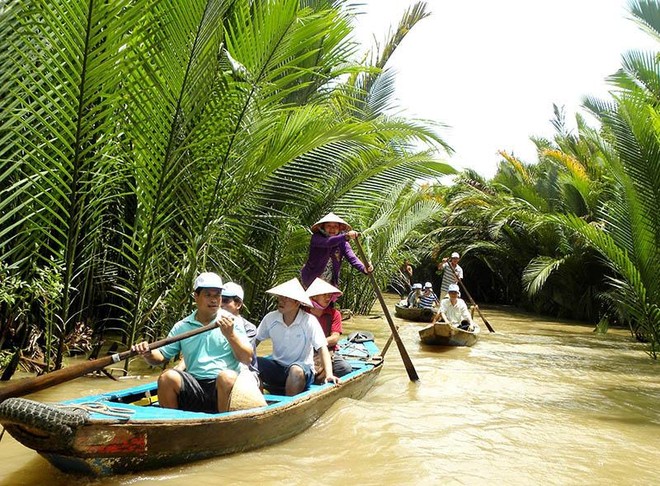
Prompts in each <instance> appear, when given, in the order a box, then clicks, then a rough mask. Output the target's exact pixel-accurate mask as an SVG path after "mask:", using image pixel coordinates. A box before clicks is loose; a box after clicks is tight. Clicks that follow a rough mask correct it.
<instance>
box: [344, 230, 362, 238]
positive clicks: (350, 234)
mask: <svg viewBox="0 0 660 486" xmlns="http://www.w3.org/2000/svg"><path fill="white" fill-rule="evenodd" d="M358 236H360V233H358V232H357V231H355V230H351V231H347V232H346V239H347V240H354V239H355V238H357V237H358Z"/></svg>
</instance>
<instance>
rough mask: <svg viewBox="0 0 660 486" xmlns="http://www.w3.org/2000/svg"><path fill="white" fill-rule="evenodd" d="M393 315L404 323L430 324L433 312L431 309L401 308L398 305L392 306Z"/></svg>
mask: <svg viewBox="0 0 660 486" xmlns="http://www.w3.org/2000/svg"><path fill="white" fill-rule="evenodd" d="M394 314H395V315H396V316H397V317H398V318H400V319H405V320H406V321H415V322H431V321H432V320H433V316H434V315H435V311H434V310H433V309H427V308H420V307H403V306H400V305H399V304H395V306H394Z"/></svg>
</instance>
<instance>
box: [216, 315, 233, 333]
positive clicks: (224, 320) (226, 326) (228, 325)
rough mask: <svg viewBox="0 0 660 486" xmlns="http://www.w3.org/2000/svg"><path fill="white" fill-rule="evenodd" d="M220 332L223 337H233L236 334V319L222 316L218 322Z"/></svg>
mask: <svg viewBox="0 0 660 486" xmlns="http://www.w3.org/2000/svg"><path fill="white" fill-rule="evenodd" d="M216 323H217V325H218V327H219V328H220V331H221V332H222V334H223V336H225V337H231V335H232V334H234V318H233V317H228V316H222V317H220V318H219V319H218V320H217V321H216Z"/></svg>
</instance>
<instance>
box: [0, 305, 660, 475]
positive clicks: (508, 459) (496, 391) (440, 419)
mask: <svg viewBox="0 0 660 486" xmlns="http://www.w3.org/2000/svg"><path fill="white" fill-rule="evenodd" d="M390 302H391V304H392V305H393V304H394V300H393V298H392V299H390ZM482 310H483V313H484V315H485V316H486V317H487V318H488V321H489V322H490V324H491V325H492V326H493V327H494V328H495V331H496V333H494V334H489V333H488V331H487V329H486V328H485V326H483V325H482V334H481V339H480V340H479V342H478V343H477V344H475V346H474V347H472V348H433V347H427V346H423V345H421V344H420V343H419V339H418V334H417V331H418V329H420V328H421V327H422V324H417V323H412V322H406V321H400V320H398V319H396V318H395V322H397V323H398V324H400V326H401V327H400V333H401V336H402V339H403V342H404V343H405V346H406V348H407V350H408V353H409V354H410V357H411V359H412V362H413V364H414V366H415V368H416V370H417V373H418V374H419V376H420V381H419V382H418V383H411V382H410V381H409V380H408V376H407V374H406V371H405V368H404V366H403V365H402V363H401V359H400V357H399V355H398V351H397V349H396V345H394V344H393V345H392V346H391V347H390V349H389V351H388V353H387V356H386V361H385V367H384V369H383V371H382V373H381V375H380V377H379V378H378V381H377V382H376V385H375V386H374V387H373V388H372V389H371V391H370V392H369V393H368V394H367V396H366V397H365V398H364V399H362V400H359V401H356V400H349V399H342V400H340V401H339V402H337V403H336V404H335V405H334V406H333V407H332V408H331V409H330V410H329V411H328V412H327V413H326V414H325V415H324V416H323V417H322V418H321V419H320V420H319V421H317V422H316V423H315V424H314V425H313V426H312V427H311V428H310V429H308V430H307V431H306V432H304V433H302V434H301V435H299V436H297V437H295V438H293V439H290V440H288V441H285V442H283V443H280V444H277V445H274V446H270V447H266V448H263V449H260V450H256V451H252V452H248V453H243V454H238V455H233V456H227V457H220V458H216V459H210V460H206V461H201V462H197V463H193V464H190V465H186V466H183V467H175V468H168V469H161V470H157V471H153V472H149V473H143V474H139V475H126V476H114V477H110V478H103V479H92V478H84V477H83V478H80V477H75V476H70V475H67V474H64V473H62V472H60V471H58V470H57V469H55V468H54V467H53V466H51V465H50V464H49V463H48V462H47V461H46V460H44V459H42V458H41V457H40V456H39V455H38V454H37V453H35V452H33V451H32V450H29V449H26V448H25V447H23V446H22V445H20V444H19V443H17V442H16V441H15V440H14V439H13V438H12V437H11V436H9V434H5V435H4V437H3V438H2V440H1V441H0V484H3V485H32V484H35V485H46V484H47V485H69V484H76V485H80V486H82V485H90V484H93V485H139V484H152V483H157V484H159V485H178V484H184V483H185V484H191V485H195V486H203V485H217V484H232V485H233V484H259V485H264V484H282V485H284V484H286V485H330V484H334V485H338V484H340V485H349V484H351V485H352V484H360V485H382V484H386V485H417V484H420V485H422V484H423V485H430V484H507V485H529V484H544V485H547V484H551V485H552V484H558V485H564V484H593V485H596V484H621V485H651V484H660V380H659V379H658V370H659V368H658V366H659V365H660V363H656V362H653V361H652V360H651V359H650V358H649V357H648V355H647V354H646V353H645V352H644V347H643V345H641V344H639V343H635V342H634V341H633V340H632V339H631V338H630V335H629V334H628V333H627V332H625V331H621V330H615V331H610V332H609V333H608V334H606V335H598V334H596V333H594V332H592V330H593V327H592V326H590V325H581V324H579V323H567V322H559V321H556V320H548V319H541V318H536V317H533V316H531V315H527V314H523V313H520V312H518V311H515V310H514V309H507V308H496V309H492V308H484V309H482ZM477 321H478V322H480V320H479V319H478V318H477ZM358 329H360V330H368V331H372V332H373V333H374V334H375V336H376V342H377V343H378V344H379V345H381V346H382V345H383V344H384V343H385V341H386V339H387V337H388V335H389V328H388V326H387V323H386V321H385V320H384V318H383V317H382V311H380V308H378V307H376V308H374V313H373V315H372V316H370V317H365V316H354V317H353V318H351V319H350V320H348V321H346V322H345V331H346V332H347V333H348V332H351V331H354V330H358ZM260 352H261V353H263V352H264V350H261V351H260ZM135 373H142V374H144V373H145V369H144V368H141V367H140V366H139V363H137V362H136V366H135ZM145 379H151V377H144V376H142V378H141V380H145ZM140 382H141V381H138V380H137V379H128V380H122V381H120V382H112V381H110V380H108V379H102V378H87V377H85V378H79V379H77V380H75V381H73V382H70V383H67V384H63V385H59V386H57V387H54V388H51V389H49V390H44V391H42V392H39V393H35V394H34V395H32V396H31V397H30V398H33V399H37V400H42V401H57V400H62V399H66V398H73V397H78V396H83V395H88V394H92V393H98V392H102V391H107V390H112V389H118V388H124V387H128V386H133V385H136V384H139V383H140ZM173 440H175V438H173Z"/></svg>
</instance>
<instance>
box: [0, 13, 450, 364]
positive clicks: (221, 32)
mask: <svg viewBox="0 0 660 486" xmlns="http://www.w3.org/2000/svg"><path fill="white" fill-rule="evenodd" d="M351 12H353V10H352V7H350V5H341V2H338V3H335V2H300V1H299V0H269V1H264V2H252V1H249V0H233V1H228V0H191V1H187V2H179V1H176V0H162V1H154V0H137V1H134V0H130V1H129V0H109V1H107V2H101V3H94V2H92V3H90V2H85V1H82V0H73V1H70V0H54V1H53V2H44V1H43V0H25V1H22V2H17V3H12V4H11V5H8V6H6V7H5V8H3V9H2V10H1V11H0V41H1V42H2V44H3V49H2V50H1V51H0V67H1V69H0V169H1V170H0V264H2V265H3V267H2V268H3V272H5V273H6V275H7V278H8V279H9V278H11V280H7V282H10V281H11V282H14V283H15V285H14V284H12V286H11V287H10V286H8V285H4V279H3V285H4V286H3V289H2V294H0V296H1V299H2V300H0V304H2V312H3V314H2V319H3V321H2V323H1V324H2V326H3V327H2V329H3V333H2V336H3V337H2V339H5V338H4V336H7V335H9V334H10V330H11V333H15V331H16V326H17V325H19V324H17V323H18V322H19V321H25V322H26V323H27V321H30V323H31V325H35V326H36V328H37V329H38V330H39V331H45V336H46V338H45V340H46V343H47V345H46V348H47V349H48V350H49V352H50V350H55V351H56V353H57V355H56V357H55V365H56V366H59V365H60V364H61V361H62V357H63V354H64V352H65V351H66V349H65V336H66V335H67V334H68V333H69V332H70V331H71V330H73V329H74V327H76V326H77V325H78V323H80V322H83V323H92V324H94V325H95V327H96V331H97V332H98V333H102V332H103V331H104V330H108V329H118V330H120V331H122V332H123V333H124V335H125V341H126V344H131V343H132V342H134V341H135V340H136V339H139V338H140V337H141V336H146V337H147V338H156V337H159V336H161V335H163V334H164V333H166V332H167V331H168V330H169V327H170V326H171V325H172V324H173V323H174V322H175V321H176V320H177V319H179V318H180V317H181V316H182V315H184V314H186V313H187V312H188V311H189V309H190V305H191V299H190V285H191V283H192V280H193V278H194V276H195V274H196V273H198V272H200V271H203V270H212V271H216V272H218V273H220V274H221V275H223V277H224V278H231V279H232V280H237V281H239V282H241V283H243V284H244V286H245V287H246V291H247V293H246V300H248V302H249V303H250V307H249V311H250V314H251V316H253V317H254V318H255V319H258V318H259V317H260V315H259V314H260V313H262V312H265V311H266V310H267V308H268V306H269V302H268V301H267V300H266V297H265V296H264V293H263V291H264V290H265V289H267V288H268V287H270V286H272V285H274V284H276V283H280V282H281V281H283V280H284V279H286V278H290V277H291V276H295V275H297V274H298V271H299V269H300V267H301V265H302V262H303V261H304V258H305V257H306V251H307V248H306V245H308V242H309V234H308V233H306V228H307V227H309V225H311V223H313V222H314V221H315V219H316V218H318V217H319V215H321V214H322V213H324V212H325V211H327V210H328V209H330V208H333V207H337V208H340V209H345V215H346V216H347V217H352V216H355V218H356V220H357V221H359V226H361V227H363V228H369V227H371V226H372V225H375V226H374V227H377V228H379V229H378V231H377V233H378V234H386V233H387V232H388V231H389V232H390V233H391V236H392V243H390V244H389V245H383V246H388V247H387V248H384V247H383V248H382V249H381V250H380V251H382V252H383V258H385V257H386V255H388V254H393V253H395V251H396V247H395V242H396V244H397V245H403V244H405V242H406V240H407V238H408V237H409V236H410V235H411V234H412V232H413V230H414V224H411V222H410V221H415V222H419V221H421V220H422V216H417V215H415V216H414V217H413V218H412V219H411V220H410V221H407V222H405V223H402V221H401V220H399V219H397V218H402V219H407V218H409V217H410V215H411V213H412V212H414V211H417V210H419V211H421V213H420V214H421V215H429V214H430V213H431V212H432V210H435V209H433V207H431V208H430V209H429V208H426V207H425V206H424V205H423V203H422V202H420V203H419V204H421V206H415V204H417V202H411V201H413V200H414V199H415V197H416V196H415V195H414V192H415V191H414V189H413V186H412V184H413V182H414V181H415V180H417V179H420V178H422V177H429V176H437V175H439V174H442V173H447V172H448V171H450V170H451V169H449V168H448V167H447V166H445V165H443V164H440V163H438V162H437V161H436V160H435V159H434V155H433V152H432V150H434V149H435V148H438V147H439V148H445V149H447V148H448V147H447V146H446V144H445V143H444V142H443V140H442V139H441V138H440V137H439V136H438V135H437V133H436V131H435V130H436V129H437V126H433V125H431V124H429V123H426V122H422V121H415V120H412V121H411V120H406V119H402V118H398V117H392V116H390V115H389V114H388V113H387V112H386V111H385V110H389V109H391V107H392V106H393V105H394V101H393V98H392V96H393V79H392V75H391V73H388V72H387V71H384V70H383V68H384V67H385V65H386V63H387V59H388V58H389V56H390V55H391V54H392V52H394V50H395V48H396V46H397V45H398V44H399V43H400V42H401V41H402V40H403V38H404V37H405V35H406V34H407V32H408V31H409V30H410V28H412V26H413V25H414V24H415V23H416V22H417V21H419V20H422V19H423V18H424V17H425V16H426V15H427V14H426V11H425V4H424V3H421V2H420V3H419V4H417V5H416V6H415V7H414V8H413V9H411V10H410V11H409V12H407V13H406V14H405V15H404V17H403V19H402V22H401V25H400V26H399V29H397V31H396V32H394V33H392V34H391V37H390V39H388V41H387V42H386V45H385V48H384V49H383V51H382V53H380V54H379V56H378V61H377V62H375V61H374V63H371V64H365V63H358V62H356V58H357V57H358V55H359V52H358V48H359V46H358V45H356V44H355V43H354V42H353V41H352V40H351V38H350V34H351V29H352V27H351V22H352V17H351V15H352V13H351ZM419 143H422V144H425V146H426V147H429V149H428V150H422V151H418V150H417V149H413V148H412V147H414V146H417V145H418V144H419ZM392 180H395V181H397V185H396V188H394V189H392V187H390V186H391V181H392ZM403 188H405V190H404V189H403ZM404 201H405V202H404ZM365 202H368V203H369V204H370V206H369V208H370V209H369V210H370V211H373V210H374V208H376V207H377V205H379V206H381V207H382V208H390V209H389V210H388V211H387V212H385V213H381V214H375V213H374V214H373V215H372V216H373V218H374V219H373V220H370V219H368V218H367V217H366V216H365V215H364V214H362V213H360V211H359V210H360V208H361V207H362V206H363V204H364V203H365ZM398 206H401V207H398ZM395 207H397V209H395ZM358 218H359V219H358ZM378 218H380V219H378ZM383 218H385V219H383ZM386 218H391V223H392V230H386V229H384V228H383V227H384V226H387V225H386V224H385V221H387V219H386ZM375 237H376V230H374V238H375ZM385 268H389V267H385ZM383 278H385V277H383ZM26 288H29V289H32V290H30V291H29V293H26V295H30V296H31V297H33V298H35V299H36V301H38V303H39V304H38V306H39V311H38V313H37V314H34V312H31V314H30V315H35V316H36V315H38V316H39V317H38V318H37V317H35V318H30V319H28V318H25V319H23V318H22V317H20V316H22V315H26V311H25V310H24V309H23V308H22V307H21V305H25V303H26V301H25V300H22V295H21V292H25V289H26ZM347 298H349V299H353V300H352V301H355V297H351V291H350V290H349V292H347ZM372 298H373V297H372V296H371V295H369V296H367V295H366V294H365V296H364V297H363V301H364V302H366V301H368V300H369V299H372ZM360 306H361V308H366V304H361V305H360ZM25 325H27V324H25ZM0 347H1V346H0Z"/></svg>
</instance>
